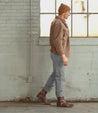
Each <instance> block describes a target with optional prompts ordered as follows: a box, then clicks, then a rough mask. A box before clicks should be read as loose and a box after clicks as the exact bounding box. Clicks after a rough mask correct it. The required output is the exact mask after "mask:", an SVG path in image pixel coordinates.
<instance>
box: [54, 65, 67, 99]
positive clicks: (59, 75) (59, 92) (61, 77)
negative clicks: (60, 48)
mask: <svg viewBox="0 0 98 113" xmlns="http://www.w3.org/2000/svg"><path fill="white" fill-rule="evenodd" d="M65 72H66V66H64V65H63V64H61V65H58V66H57V67H56V72H55V84H56V97H63V96H64V95H63V90H64V87H65Z"/></svg>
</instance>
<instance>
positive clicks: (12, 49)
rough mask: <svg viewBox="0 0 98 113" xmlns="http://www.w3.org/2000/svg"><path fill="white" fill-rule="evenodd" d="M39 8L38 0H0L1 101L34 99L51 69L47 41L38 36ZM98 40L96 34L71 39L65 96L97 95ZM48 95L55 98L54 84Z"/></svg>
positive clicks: (80, 97) (70, 97) (89, 98)
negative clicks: (94, 35)
mask: <svg viewBox="0 0 98 113" xmlns="http://www.w3.org/2000/svg"><path fill="white" fill-rule="evenodd" d="M39 12H40V0H1V1H0V101H5V100H6V101H8V100H15V99H16V100H17V99H20V98H25V97H30V98H32V99H33V100H35V99H36V94H37V93H38V92H39V91H40V90H41V88H42V87H44V85H45V83H46V81H47V79H48V77H49V75H50V74H51V73H52V61H51V58H50V51H49V49H50V45H49V41H48V39H41V38H39V36H40V15H39ZM30 17H31V18H30ZM97 42H98V39H97V38H90V39H89V38H87V39H84V38H81V39H77V38H74V39H71V58H69V65H68V68H67V72H66V85H65V89H64V94H65V98H66V99H69V100H92V99H93V100H94V99H95V100H97V99H98V90H97V86H98V82H97V81H98V76H97V74H98V70H97V69H98V68H97V67H98V60H97V58H98V44H97ZM47 96H48V98H50V99H56V96H55V87H54V88H53V89H52V91H51V92H50V93H48V95H47Z"/></svg>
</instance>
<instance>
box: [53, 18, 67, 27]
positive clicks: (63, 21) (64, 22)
mask: <svg viewBox="0 0 98 113" xmlns="http://www.w3.org/2000/svg"><path fill="white" fill-rule="evenodd" d="M55 18H56V19H59V20H60V21H61V22H62V23H63V24H64V25H65V26H66V27H67V28H68V26H67V23H66V21H65V20H64V19H62V18H61V17H59V16H56V17H55Z"/></svg>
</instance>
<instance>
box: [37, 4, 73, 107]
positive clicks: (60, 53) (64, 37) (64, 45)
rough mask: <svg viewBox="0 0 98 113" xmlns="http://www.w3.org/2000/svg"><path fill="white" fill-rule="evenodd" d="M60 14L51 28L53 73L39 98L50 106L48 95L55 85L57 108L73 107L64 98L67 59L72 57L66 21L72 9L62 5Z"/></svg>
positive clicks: (59, 10)
mask: <svg viewBox="0 0 98 113" xmlns="http://www.w3.org/2000/svg"><path fill="white" fill-rule="evenodd" d="M58 13H59V15H58V16H56V17H55V19H54V20H53V21H52V23H51V28H50V46H51V49H50V55H51V59H52V62H53V72H52V74H51V75H50V77H49V79H48V81H47V82H46V84H45V86H44V88H43V89H42V90H41V91H40V92H39V93H38V95H37V97H38V98H39V99H41V100H42V101H43V102H44V103H45V104H48V105H49V104H50V102H48V100H47V98H46V94H47V92H49V91H50V90H51V89H52V87H53V86H54V85H55V86H56V91H55V94H56V97H57V107H72V106H73V104H69V103H67V102H66V101H65V100H64V96H63V89H64V86H65V72H66V66H67V65H68V59H67V57H70V39H69V30H68V26H67V24H66V21H65V19H67V18H68V17H69V16H70V7H69V6H67V5H65V4H63V3H62V4H61V5H60V7H59V9H58Z"/></svg>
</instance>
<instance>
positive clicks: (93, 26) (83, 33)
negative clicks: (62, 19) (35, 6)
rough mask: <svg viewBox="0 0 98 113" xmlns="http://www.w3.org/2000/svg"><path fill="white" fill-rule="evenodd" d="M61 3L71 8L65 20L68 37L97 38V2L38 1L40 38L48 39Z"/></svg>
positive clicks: (74, 0)
mask: <svg viewBox="0 0 98 113" xmlns="http://www.w3.org/2000/svg"><path fill="white" fill-rule="evenodd" d="M61 3H65V4H67V5H69V6H70V7H71V15H70V17H69V18H68V19H67V20H66V22H67V24H68V26H69V32H70V37H98V3H97V0H40V37H45V38H46V37H49V32H50V24H51V22H52V20H53V19H54V18H55V16H56V15H58V7H59V6H60V4H61Z"/></svg>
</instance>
